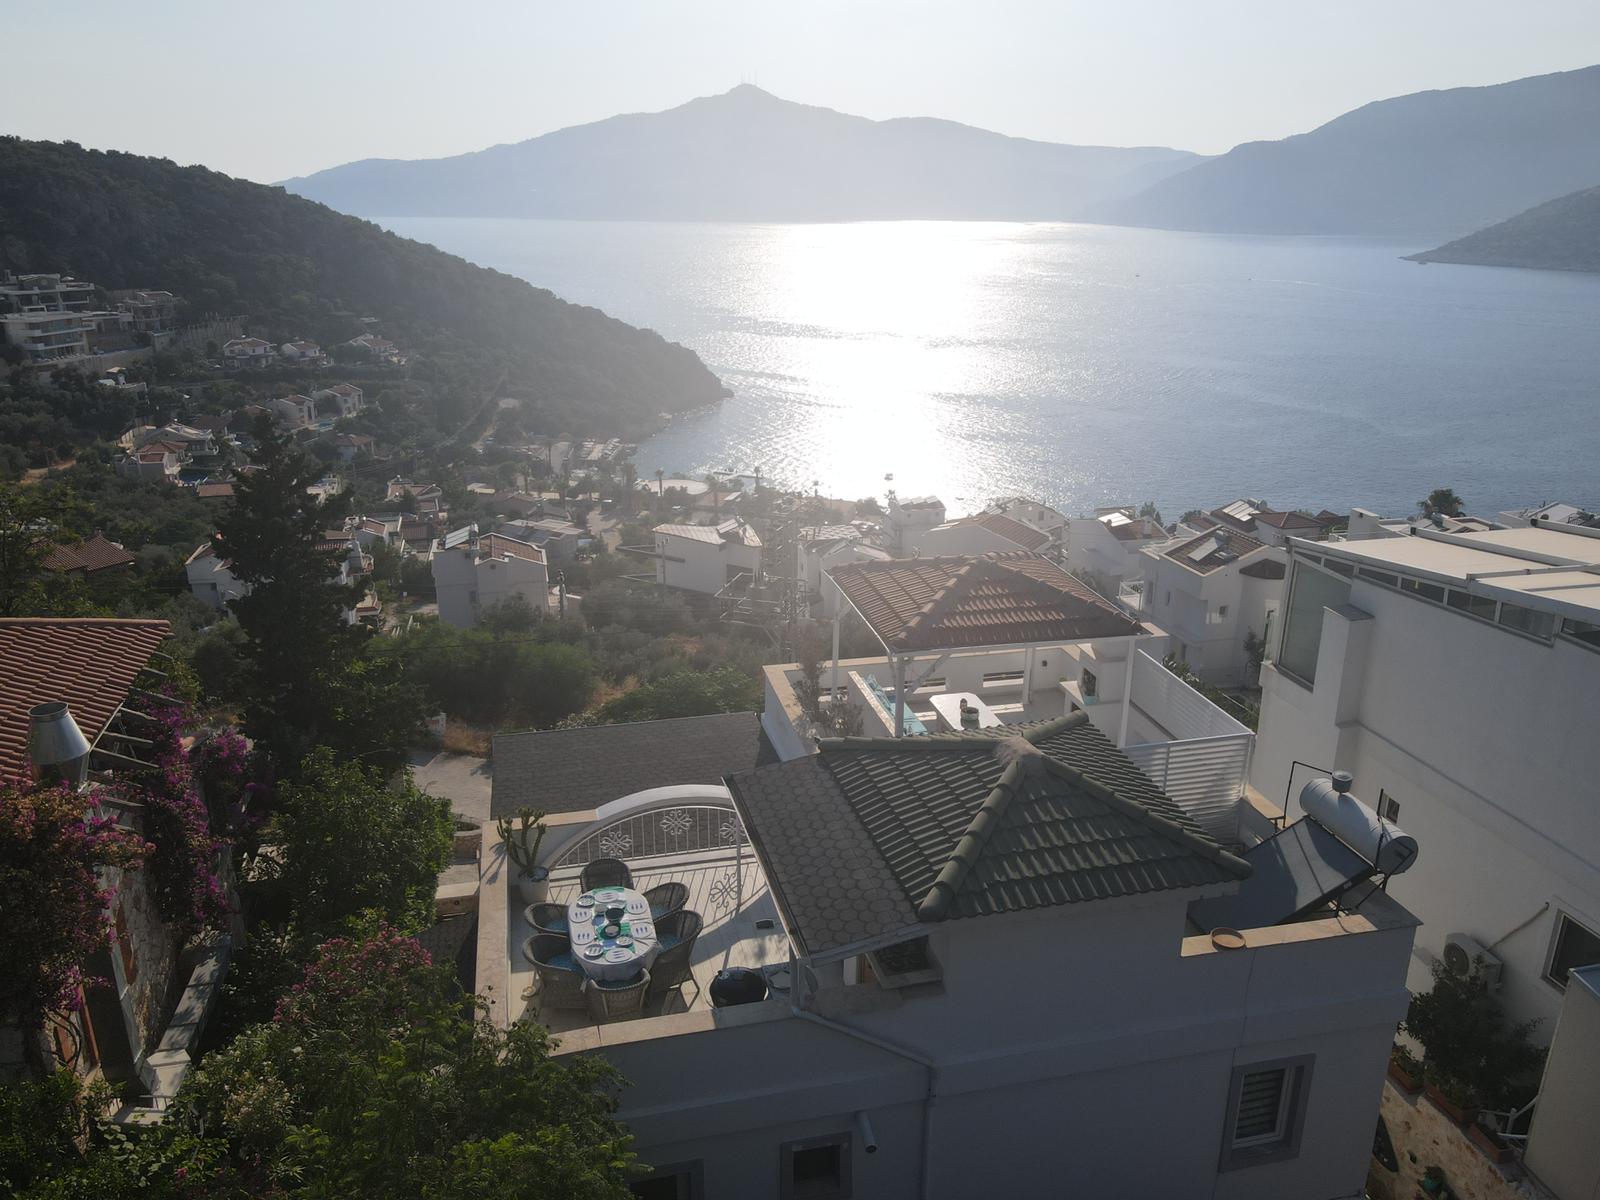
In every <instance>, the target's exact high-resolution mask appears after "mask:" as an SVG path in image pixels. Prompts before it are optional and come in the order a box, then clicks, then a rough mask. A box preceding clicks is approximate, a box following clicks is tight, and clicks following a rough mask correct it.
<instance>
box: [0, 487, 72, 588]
mask: <svg viewBox="0 0 1600 1200" xmlns="http://www.w3.org/2000/svg"><path fill="white" fill-rule="evenodd" d="M76 515H77V505H76V504H75V503H74V502H73V499H72V494H71V493H70V492H66V491H64V490H58V491H56V492H54V493H48V492H45V491H43V490H41V489H40V488H37V487H24V486H23V485H22V484H16V483H0V616H3V617H14V616H17V615H18V614H20V613H24V612H27V611H29V609H30V608H31V600H32V598H33V597H34V596H35V595H36V594H37V592H38V588H39V570H40V567H41V565H42V564H43V563H44V560H45V558H46V557H47V556H48V555H49V553H50V548H51V545H52V544H53V543H54V542H55V541H56V540H58V539H64V538H66V537H67V536H68V520H69V519H70V518H71V517H72V516H76Z"/></svg>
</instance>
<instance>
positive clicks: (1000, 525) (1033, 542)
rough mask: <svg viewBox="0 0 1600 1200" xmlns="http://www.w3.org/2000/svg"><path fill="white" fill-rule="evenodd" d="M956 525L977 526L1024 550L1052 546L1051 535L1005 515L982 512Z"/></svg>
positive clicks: (956, 522)
mask: <svg viewBox="0 0 1600 1200" xmlns="http://www.w3.org/2000/svg"><path fill="white" fill-rule="evenodd" d="M951 524H954V525H977V526H979V527H981V528H983V529H987V530H988V531H989V532H990V533H996V534H999V535H1000V536H1001V537H1003V538H1005V539H1006V541H1008V542H1010V543H1012V544H1013V545H1015V546H1018V547H1020V548H1022V549H1023V550H1041V549H1043V548H1044V547H1045V546H1048V545H1049V544H1050V535H1049V534H1048V533H1044V532H1042V531H1040V530H1038V529H1035V528H1034V527H1033V526H1032V525H1028V524H1026V523H1024V522H1022V521H1018V520H1016V519H1015V518H1013V517H1008V516H1006V515H1005V513H996V512H980V513H973V514H972V515H971V516H970V517H961V518H960V519H958V520H956V521H953V522H951Z"/></svg>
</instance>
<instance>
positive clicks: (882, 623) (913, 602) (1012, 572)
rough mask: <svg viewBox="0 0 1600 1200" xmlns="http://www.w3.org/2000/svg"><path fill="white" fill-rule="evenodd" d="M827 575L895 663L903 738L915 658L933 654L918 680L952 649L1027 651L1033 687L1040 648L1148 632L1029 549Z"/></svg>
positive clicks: (898, 730) (1026, 671) (1027, 675)
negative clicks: (908, 675) (909, 676)
mask: <svg viewBox="0 0 1600 1200" xmlns="http://www.w3.org/2000/svg"><path fill="white" fill-rule="evenodd" d="M828 575H829V578H831V579H832V580H833V582H834V584H835V586H837V587H838V589H839V593H840V595H841V596H842V597H843V598H844V602H845V604H847V605H849V607H850V608H851V609H852V610H854V612H855V613H856V615H858V616H859V617H860V618H861V619H862V620H863V621H864V622H866V624H867V627H868V628H869V629H871V630H872V634H873V636H874V637H875V638H877V639H878V642H879V643H880V644H881V645H882V646H883V649H884V653H885V655H886V656H887V657H888V659H889V662H890V664H891V666H892V668H893V670H894V692H895V713H894V716H895V730H894V734H895V736H896V737H901V736H904V729H905V697H906V671H907V668H908V666H909V665H910V663H911V662H912V661H913V660H915V659H918V658H926V657H928V656H930V655H931V656H934V662H933V663H932V664H930V665H929V666H928V667H927V668H926V669H925V670H924V671H923V672H922V673H921V675H920V676H919V677H918V679H917V680H914V681H913V682H912V686H913V687H915V686H917V684H918V683H920V682H921V680H922V679H925V678H927V677H928V676H930V675H931V674H932V673H933V672H934V671H935V670H937V669H938V667H939V665H940V664H941V663H942V662H944V660H945V658H947V657H948V656H949V655H950V654H952V653H956V652H958V651H969V650H1023V651H1025V652H1026V653H1025V657H1024V664H1025V665H1024V668H1023V677H1024V684H1023V687H1024V694H1026V693H1027V691H1028V690H1029V687H1028V685H1029V681H1030V679H1031V674H1032V668H1033V649H1034V648H1035V647H1037V646H1040V645H1055V644H1059V643H1065V642H1083V641H1092V640H1095V639H1098V638H1114V637H1132V636H1135V635H1137V634H1140V633H1144V632H1146V630H1145V628H1144V626H1142V625H1140V624H1139V622H1137V621H1135V620H1133V619H1132V618H1131V617H1129V616H1127V615H1126V614H1125V613H1123V612H1122V610H1120V609H1119V608H1117V607H1116V606H1115V605H1114V604H1112V603H1111V602H1110V601H1108V600H1106V599H1105V598H1104V597H1103V596H1101V595H1100V594H1099V593H1097V592H1095V591H1094V590H1092V589H1091V588H1089V587H1088V586H1087V585H1086V584H1084V583H1082V582H1081V581H1080V580H1078V579H1076V578H1074V577H1073V576H1071V575H1069V574H1067V572H1065V571H1063V570H1062V569H1061V568H1060V567H1059V566H1057V565H1056V564H1055V563H1053V562H1051V561H1050V560H1049V559H1047V558H1045V557H1043V556H1042V555H1038V554H1032V553H1029V552H1027V551H1013V552H1009V553H1003V554H985V555H982V556H980V557H946V558H910V559H894V560H892V561H889V562H859V563H848V564H846V565H844V566H841V567H836V568H835V569H833V570H832V571H830V572H828ZM842 613H843V608H842V607H841V608H840V609H839V610H838V611H837V612H836V613H835V615H834V619H833V677H832V683H831V687H832V690H833V692H834V694H835V695H837V694H838V690H839V620H840V616H841V615H842Z"/></svg>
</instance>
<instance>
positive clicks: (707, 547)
mask: <svg viewBox="0 0 1600 1200" xmlns="http://www.w3.org/2000/svg"><path fill="white" fill-rule="evenodd" d="M656 553H657V554H658V555H661V556H663V557H659V558H657V559H656V582H657V583H660V584H662V585H664V586H666V587H675V588H684V589H685V590H687V591H691V592H704V593H705V594H706V595H708V596H713V595H715V594H716V593H717V592H719V591H721V590H722V588H723V586H724V585H725V584H726V583H727V582H728V568H729V567H732V568H734V569H735V570H741V571H750V572H752V573H756V574H759V572H760V570H761V549H760V547H758V546H746V545H744V544H743V543H742V542H728V541H720V542H702V541H700V540H698V539H696V538H685V537H674V536H671V535H668V534H657V535H656ZM671 559H681V560H682V561H681V562H673V561H669V560H671Z"/></svg>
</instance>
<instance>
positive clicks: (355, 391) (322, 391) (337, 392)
mask: <svg viewBox="0 0 1600 1200" xmlns="http://www.w3.org/2000/svg"><path fill="white" fill-rule="evenodd" d="M311 395H312V398H313V399H315V400H316V402H317V403H318V404H319V405H320V406H321V409H322V412H323V413H325V414H326V415H328V416H330V417H353V416H355V415H356V414H357V413H358V412H360V411H361V410H362V409H363V408H364V407H365V404H364V402H363V400H362V395H363V393H362V391H361V389H360V388H358V387H357V386H356V385H355V384H353V383H335V384H330V385H329V386H328V387H325V388H319V389H318V390H317V391H315V392H312V393H311Z"/></svg>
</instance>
